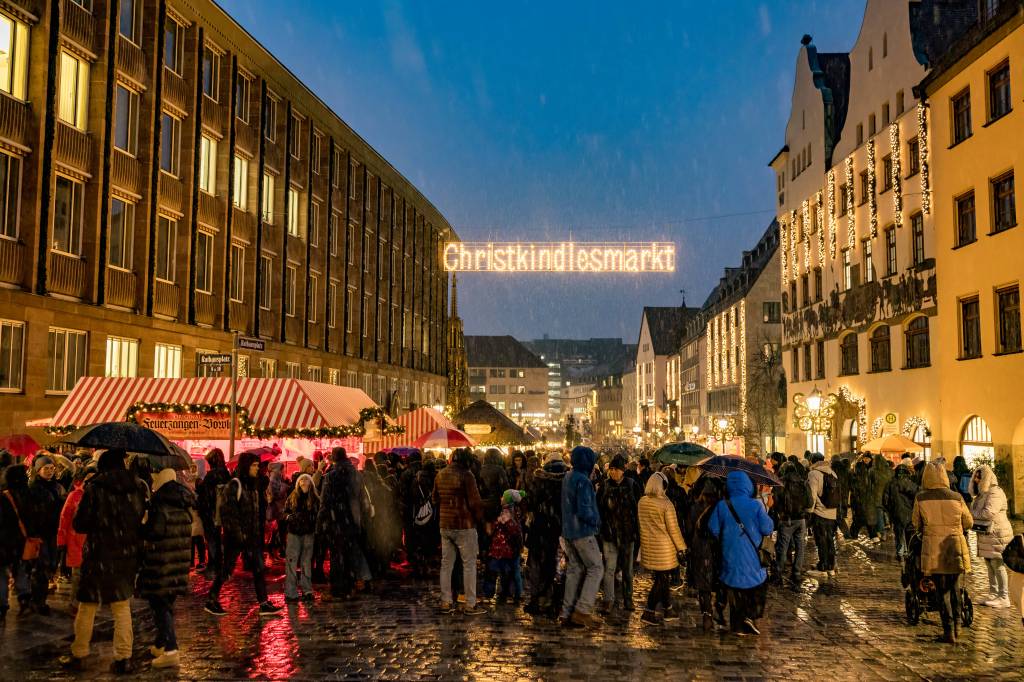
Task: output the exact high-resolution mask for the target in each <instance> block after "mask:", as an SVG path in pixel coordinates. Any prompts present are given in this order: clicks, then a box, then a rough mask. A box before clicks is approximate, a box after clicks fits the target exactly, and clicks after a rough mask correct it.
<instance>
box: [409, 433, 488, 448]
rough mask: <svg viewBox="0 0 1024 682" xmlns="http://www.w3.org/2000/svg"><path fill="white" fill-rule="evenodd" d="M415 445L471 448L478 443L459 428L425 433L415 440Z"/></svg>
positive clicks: (421, 446) (417, 446) (422, 446)
mask: <svg viewBox="0 0 1024 682" xmlns="http://www.w3.org/2000/svg"><path fill="white" fill-rule="evenodd" d="M412 445H413V447H416V448H420V449H421V450H426V449H428V448H449V449H450V448H471V447H473V446H474V445H476V443H474V442H473V441H472V440H470V438H469V436H467V435H466V434H464V433H463V432H462V431H459V430H458V429H443V428H442V429H437V430H436V431H431V432H430V433H425V434H423V435H422V436H420V437H419V438H417V439H416V440H415V441H413V444H412Z"/></svg>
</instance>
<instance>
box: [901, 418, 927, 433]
mask: <svg viewBox="0 0 1024 682" xmlns="http://www.w3.org/2000/svg"><path fill="white" fill-rule="evenodd" d="M921 427H924V428H925V429H927V428H928V420H927V419H925V418H924V417H916V416H915V417H910V418H909V419H907V421H905V422H903V435H904V436H906V437H907V438H913V437H914V433H915V432H916V431H917V430H918V429H919V428H921Z"/></svg>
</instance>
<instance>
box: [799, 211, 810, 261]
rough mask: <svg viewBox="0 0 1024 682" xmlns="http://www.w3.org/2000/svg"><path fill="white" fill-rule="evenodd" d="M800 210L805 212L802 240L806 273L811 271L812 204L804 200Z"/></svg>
mask: <svg viewBox="0 0 1024 682" xmlns="http://www.w3.org/2000/svg"><path fill="white" fill-rule="evenodd" d="M800 210H801V211H802V212H803V216H802V217H803V228H804V229H803V230H802V232H803V237H802V239H801V240H800V241H801V242H802V243H803V247H804V272H808V271H809V270H810V269H811V235H810V232H811V203H810V202H809V201H808V200H807V199H804V201H803V203H802V204H801V205H800Z"/></svg>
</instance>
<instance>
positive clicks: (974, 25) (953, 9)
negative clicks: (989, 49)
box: [910, 0, 1020, 78]
mask: <svg viewBox="0 0 1024 682" xmlns="http://www.w3.org/2000/svg"><path fill="white" fill-rule="evenodd" d="M1010 5H1017V6H1018V7H1019V6H1020V3H1019V0H1018V2H1009V1H1004V2H1003V3H1002V8H1001V10H1000V14H1002V13H1003V11H1008V12H1010V13H1012V12H1013V11H1014V10H1007V9H1006V8H1007V7H1008V6H1010ZM978 10H979V5H978V2H977V1H976V0H920V2H916V3H911V4H910V39H911V42H912V44H913V46H914V56H915V57H917V61H918V62H920V64H921V65H922V66H925V67H928V68H932V67H935V66H937V65H938V64H939V63H940V62H943V61H945V58H946V57H947V56H948V55H949V52H950V51H951V50H954V51H955V50H956V49H957V48H958V45H957V43H958V41H959V39H960V38H961V37H962V36H964V34H965V33H968V32H970V31H971V30H972V29H974V31H975V32H979V31H984V30H985V27H984V26H982V25H981V24H980V23H979V21H978V19H979V17H978ZM930 77H932V75H931V74H929V78H930Z"/></svg>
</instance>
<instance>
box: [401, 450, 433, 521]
mask: <svg viewBox="0 0 1024 682" xmlns="http://www.w3.org/2000/svg"><path fill="white" fill-rule="evenodd" d="M420 469H422V466H421V464H420V460H419V459H413V460H412V461H410V462H409V465H408V466H407V467H406V468H405V471H403V472H402V473H401V475H400V476H399V477H398V499H399V501H400V502H401V504H402V523H403V524H404V525H405V527H406V528H409V527H410V526H414V525H416V521H415V517H416V510H417V509H419V508H420V504H418V503H417V501H418V500H419V499H420V493H419V490H417V489H416V483H417V477H418V475H419V472H420ZM433 487H434V486H433V484H431V486H430V488H424V489H423V492H424V493H426V494H427V495H429V494H430V491H431V490H432V489H433Z"/></svg>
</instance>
